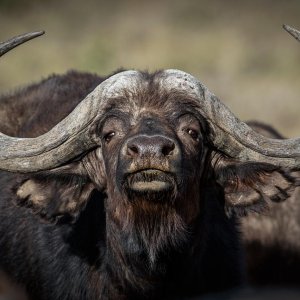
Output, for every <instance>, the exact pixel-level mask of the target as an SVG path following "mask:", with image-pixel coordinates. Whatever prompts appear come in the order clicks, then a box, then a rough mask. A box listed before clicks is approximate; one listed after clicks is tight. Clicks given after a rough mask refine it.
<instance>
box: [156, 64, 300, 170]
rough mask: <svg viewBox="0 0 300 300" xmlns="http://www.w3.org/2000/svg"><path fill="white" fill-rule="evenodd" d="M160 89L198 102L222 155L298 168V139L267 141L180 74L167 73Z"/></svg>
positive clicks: (200, 87) (194, 82)
mask: <svg viewBox="0 0 300 300" xmlns="http://www.w3.org/2000/svg"><path fill="white" fill-rule="evenodd" d="M163 74H164V75H163V77H162V81H161V85H163V86H164V87H167V88H168V89H177V90H178V89H181V90H182V89H184V90H185V91H187V92H188V93H189V94H190V95H192V96H194V98H196V99H197V101H198V105H197V109H198V110H199V112H200V113H201V115H203V116H204V118H205V119H207V120H208V121H209V123H210V125H211V127H212V132H211V133H210V134H211V136H210V137H209V139H210V141H212V143H213V144H214V145H215V147H216V148H218V149H219V150H221V151H222V152H224V153H225V154H227V155H229V156H231V157H234V158H237V159H239V160H241V161H250V160H252V161H260V162H266V163H272V164H275V165H278V166H282V167H287V168H300V138H296V139H285V140H277V139H269V138H266V137H264V136H262V135H260V134H258V133H257V132H255V131H254V130H253V129H251V128H250V127H249V126H248V125H247V124H245V123H243V122H242V121H240V120H239V119H238V118H236V117H235V116H234V114H233V113H232V112H231V111H230V110H229V109H228V108H227V107H226V106H225V105H224V104H223V103H222V102H221V101H220V100H219V99H218V98H217V97H216V96H215V95H214V94H212V93H211V92H210V91H209V90H208V89H207V88H206V87H205V86H204V85H203V84H202V83H201V82H199V81H198V80H197V79H196V78H195V77H193V76H192V75H190V74H187V73H185V72H182V71H179V70H166V71H164V73H163Z"/></svg>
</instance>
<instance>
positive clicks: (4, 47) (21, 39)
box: [0, 31, 45, 56]
mask: <svg viewBox="0 0 300 300" xmlns="http://www.w3.org/2000/svg"><path fill="white" fill-rule="evenodd" d="M44 33H45V32H44V31H37V32H30V33H25V34H22V35H19V36H15V37H13V38H12V39H10V40H8V41H6V42H3V43H0V56H2V55H4V54H5V53H7V52H8V51H10V50H12V49H13V48H15V47H17V46H19V45H21V44H23V43H25V42H27V41H29V40H32V39H34V38H36V37H38V36H40V35H43V34H44Z"/></svg>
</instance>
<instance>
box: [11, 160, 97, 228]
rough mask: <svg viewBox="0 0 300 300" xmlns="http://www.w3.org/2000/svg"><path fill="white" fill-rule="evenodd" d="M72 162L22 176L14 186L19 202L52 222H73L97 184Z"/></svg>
mask: <svg viewBox="0 0 300 300" xmlns="http://www.w3.org/2000/svg"><path fill="white" fill-rule="evenodd" d="M75 165H76V164H73V165H69V166H68V168H65V169H64V170H61V169H58V170H56V171H50V172H43V173H39V174H35V175H32V176H30V177H28V176H27V177H22V179H21V181H20V182H19V183H18V184H17V186H16V187H15V188H14V193H15V194H16V198H17V202H16V203H17V205H18V206H23V207H27V208H29V209H31V210H32V212H33V213H34V214H36V215H38V216H40V217H41V218H42V219H43V220H45V221H48V222H70V221H72V220H73V219H74V218H76V216H77V215H78V214H79V213H80V211H81V210H82V209H83V208H84V206H85V205H86V203H87V201H88V199H89V198H90V196H91V193H92V191H93V190H94V189H95V186H94V184H93V183H92V182H90V181H89V180H88V178H87V177H85V176H83V174H79V173H80V172H77V171H78V169H76V168H77V166H76V168H75V167H74V166H75Z"/></svg>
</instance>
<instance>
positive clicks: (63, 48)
mask: <svg viewBox="0 0 300 300" xmlns="http://www.w3.org/2000/svg"><path fill="white" fill-rule="evenodd" d="M283 23H286V24H289V25H291V26H294V27H296V28H298V29H300V1H299V0H286V1H280V0H264V1H261V0H252V1H234V0H227V1H223V0H219V1H218V0H202V1H197V0H185V1H182V0H165V1H162V0H161V1H158V0H152V1H143V0H130V1H121V0H110V1H101V0H100V1H99V0H98V1H96V0H85V1H82V0H81V1H80V0H67V1H58V0H52V1H43V0H0V40H6V39H8V38H10V37H12V36H14V35H17V34H20V33H23V32H28V31H33V30H45V31H46V35H45V36H43V37H41V38H39V39H37V40H34V41H32V42H29V43H28V44H26V45H23V46H21V47H19V48H18V49H16V50H14V51H12V52H11V53H9V54H8V55H5V57H4V58H2V59H1V61H0V69H1V74H2V76H1V78H0V89H1V92H4V93H5V92H11V91H13V90H14V89H18V88H20V87H22V86H25V85H26V84H29V83H33V82H37V81H39V80H40V79H41V78H45V77H47V76H48V75H50V74H53V73H64V72H66V71H67V70H70V69H77V70H83V71H89V72H95V73H98V74H100V75H106V74H109V73H111V72H113V71H114V70H116V69H118V68H120V67H123V68H128V69H142V70H150V71H154V70H157V69H162V68H178V69H182V70H184V71H187V72H189V73H192V74H193V75H195V76H196V77H198V78H199V79H200V80H201V81H202V82H203V83H204V84H205V85H206V86H207V87H208V88H209V89H210V90H211V91H212V92H214V93H215V94H216V95H217V96H218V97H219V98H221V99H222V100H223V102H225V103H226V104H227V106H229V107H230V108H231V110H232V111H233V112H234V113H235V114H236V115H237V116H238V117H239V118H241V119H243V120H252V119H256V120H262V121H264V122H266V123H271V124H273V125H275V126H276V128H277V129H279V130H280V131H281V132H282V133H283V134H284V135H286V136H288V137H294V136H297V135H298V136H299V135H300V118H299V112H300V101H299V100H300V99H299V93H300V84H299V83H300V44H299V43H297V42H296V41H295V40H294V39H292V37H291V36H290V35H288V34H287V33H286V32H285V31H284V30H283V29H282V27H281V26H282V24H283Z"/></svg>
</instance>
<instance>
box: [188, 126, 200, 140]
mask: <svg viewBox="0 0 300 300" xmlns="http://www.w3.org/2000/svg"><path fill="white" fill-rule="evenodd" d="M187 133H188V134H189V135H190V136H191V138H192V139H193V140H195V141H199V133H198V132H197V131H196V130H194V129H191V128H188V129H187Z"/></svg>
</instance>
